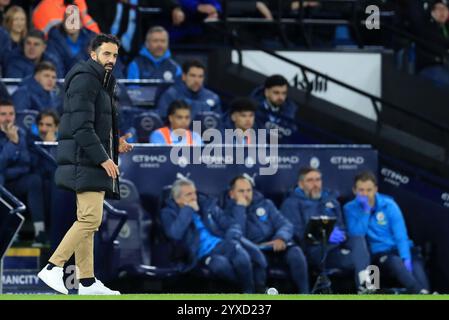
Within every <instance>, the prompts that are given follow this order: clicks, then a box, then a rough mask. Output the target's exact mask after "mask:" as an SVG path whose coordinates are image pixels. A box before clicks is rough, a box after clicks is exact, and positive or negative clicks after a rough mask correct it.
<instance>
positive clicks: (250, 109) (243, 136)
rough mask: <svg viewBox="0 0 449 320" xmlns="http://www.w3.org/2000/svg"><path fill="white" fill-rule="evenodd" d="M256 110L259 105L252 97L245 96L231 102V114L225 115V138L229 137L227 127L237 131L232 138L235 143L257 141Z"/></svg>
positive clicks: (252, 142) (223, 129)
mask: <svg viewBox="0 0 449 320" xmlns="http://www.w3.org/2000/svg"><path fill="white" fill-rule="evenodd" d="M256 110H257V105H256V103H255V102H254V101H253V100H252V99H250V98H245V97H242V98H236V99H234V100H233V101H232V102H231V104H230V111H229V114H227V115H225V116H224V121H223V128H222V131H223V136H224V137H225V139H229V136H228V135H227V134H226V133H227V130H226V129H232V130H234V132H235V133H234V136H233V138H232V139H233V143H235V144H254V143H256V138H257V136H256V132H255V131H253V130H256V125H255V121H256ZM251 129H253V130H251ZM235 130H237V131H235ZM239 130H241V131H239Z"/></svg>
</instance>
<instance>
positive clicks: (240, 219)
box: [225, 191, 293, 244]
mask: <svg viewBox="0 0 449 320" xmlns="http://www.w3.org/2000/svg"><path fill="white" fill-rule="evenodd" d="M225 213H226V215H227V216H229V217H231V218H232V221H233V222H235V223H237V224H238V225H239V226H240V228H241V230H242V234H243V236H244V237H245V238H247V239H248V240H250V241H252V242H254V243H256V244H260V243H262V242H267V241H272V240H275V239H282V240H284V241H285V242H289V241H290V240H291V239H292V237H293V226H292V224H291V223H290V222H289V221H288V220H287V219H286V218H285V217H284V216H282V215H281V214H280V213H279V211H278V209H277V208H276V206H275V205H274V203H273V202H272V201H271V200H269V199H266V198H264V196H263V195H262V194H261V193H260V192H258V191H254V193H253V201H252V203H251V205H250V206H249V207H244V206H241V205H238V204H236V203H235V201H234V200H232V199H230V198H228V199H227V201H226V209H225Z"/></svg>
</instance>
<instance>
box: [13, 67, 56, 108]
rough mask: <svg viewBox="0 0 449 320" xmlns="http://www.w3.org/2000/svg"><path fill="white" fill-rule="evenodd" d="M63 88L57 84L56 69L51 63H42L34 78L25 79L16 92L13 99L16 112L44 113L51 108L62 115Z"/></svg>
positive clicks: (35, 71)
mask: <svg viewBox="0 0 449 320" xmlns="http://www.w3.org/2000/svg"><path fill="white" fill-rule="evenodd" d="M61 92H62V90H61V88H60V87H59V86H58V85H57V82H56V68H55V66H54V65H53V64H52V63H51V62H47V61H44V62H41V63H39V64H38V65H37V66H36V69H35V70H34V76H32V77H28V78H25V79H24V80H23V81H22V83H21V84H20V87H19V88H18V89H17V90H16V92H14V94H13V96H12V99H13V102H14V105H15V106H16V110H19V111H20V110H25V109H28V110H30V109H31V110H37V111H43V110H45V109H47V108H51V109H53V110H54V111H57V112H58V113H59V114H61V113H62V102H63V101H62V95H61Z"/></svg>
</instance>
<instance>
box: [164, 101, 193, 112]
mask: <svg viewBox="0 0 449 320" xmlns="http://www.w3.org/2000/svg"><path fill="white" fill-rule="evenodd" d="M181 109H185V110H189V111H192V108H191V107H190V106H189V105H188V104H187V103H185V102H184V101H182V100H175V101H173V102H172V103H170V106H169V107H168V111H167V116H170V115H172V114H175V113H176V111H177V110H181Z"/></svg>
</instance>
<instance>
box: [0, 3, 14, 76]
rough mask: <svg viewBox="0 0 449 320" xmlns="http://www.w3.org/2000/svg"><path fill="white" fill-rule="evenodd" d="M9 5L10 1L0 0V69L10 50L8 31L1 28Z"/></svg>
mask: <svg viewBox="0 0 449 320" xmlns="http://www.w3.org/2000/svg"><path fill="white" fill-rule="evenodd" d="M10 3H11V0H0V67H2V66H3V64H4V62H5V60H4V59H5V56H6V55H7V54H8V52H9V51H11V49H12V47H11V46H12V43H11V37H10V36H9V34H8V31H7V30H6V29H4V28H3V27H2V26H3V21H4V16H5V12H6V8H7V7H8V6H9V4H10ZM1 75H2V73H1V71H0V76H1Z"/></svg>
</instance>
